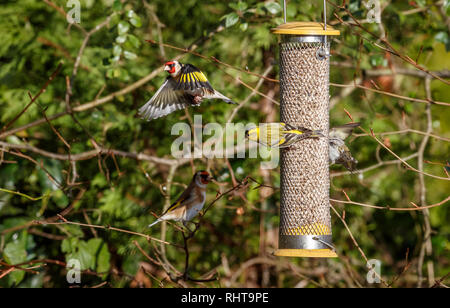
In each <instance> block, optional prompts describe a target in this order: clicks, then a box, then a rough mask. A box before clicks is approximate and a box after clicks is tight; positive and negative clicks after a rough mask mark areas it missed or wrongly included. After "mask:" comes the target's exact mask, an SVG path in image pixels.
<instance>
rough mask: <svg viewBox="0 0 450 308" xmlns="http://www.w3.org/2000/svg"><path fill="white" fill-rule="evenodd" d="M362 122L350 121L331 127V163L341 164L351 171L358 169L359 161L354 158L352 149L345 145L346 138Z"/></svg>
mask: <svg viewBox="0 0 450 308" xmlns="http://www.w3.org/2000/svg"><path fill="white" fill-rule="evenodd" d="M360 124H361V123H348V124H345V125H341V126H336V127H333V128H332V129H330V133H329V135H328V136H329V142H330V164H341V165H343V166H344V167H345V168H347V170H349V171H355V170H356V164H357V163H358V161H357V160H356V159H355V158H353V156H352V153H351V152H350V149H349V148H348V147H347V146H346V145H345V139H346V138H347V137H348V136H350V135H351V134H352V132H353V129H355V127H358V126H359V125H360Z"/></svg>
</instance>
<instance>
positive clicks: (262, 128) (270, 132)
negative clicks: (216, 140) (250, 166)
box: [245, 123, 325, 148]
mask: <svg viewBox="0 0 450 308" xmlns="http://www.w3.org/2000/svg"><path fill="white" fill-rule="evenodd" d="M245 137H246V138H248V139H249V140H253V141H256V142H258V143H261V144H263V145H265V146H268V147H271V148H287V147H289V146H291V145H292V144H294V143H295V142H297V141H300V140H303V139H306V138H318V137H325V136H324V135H323V134H322V132H321V131H320V130H311V129H308V128H305V127H294V126H292V125H289V124H287V123H264V124H261V125H259V126H257V127H255V128H251V129H249V130H247V131H245Z"/></svg>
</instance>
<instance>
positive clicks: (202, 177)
mask: <svg viewBox="0 0 450 308" xmlns="http://www.w3.org/2000/svg"><path fill="white" fill-rule="evenodd" d="M197 174H198V176H199V177H200V181H201V182H202V184H208V183H209V182H211V180H212V177H211V176H210V175H209V173H208V172H206V171H199V172H198V173H197Z"/></svg>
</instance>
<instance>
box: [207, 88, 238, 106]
mask: <svg viewBox="0 0 450 308" xmlns="http://www.w3.org/2000/svg"><path fill="white" fill-rule="evenodd" d="M211 98H217V99H221V100H223V101H224V102H225V103H227V104H233V105H237V103H236V102H233V101H232V100H231V99H229V98H228V97H226V96H225V95H223V94H222V93H220V92H219V91H214V94H213V95H212V96H211Z"/></svg>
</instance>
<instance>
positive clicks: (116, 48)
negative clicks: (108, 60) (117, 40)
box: [113, 45, 122, 57]
mask: <svg viewBox="0 0 450 308" xmlns="http://www.w3.org/2000/svg"><path fill="white" fill-rule="evenodd" d="M121 54H122V47H120V45H114V48H113V55H114V56H115V57H120V55H121Z"/></svg>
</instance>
